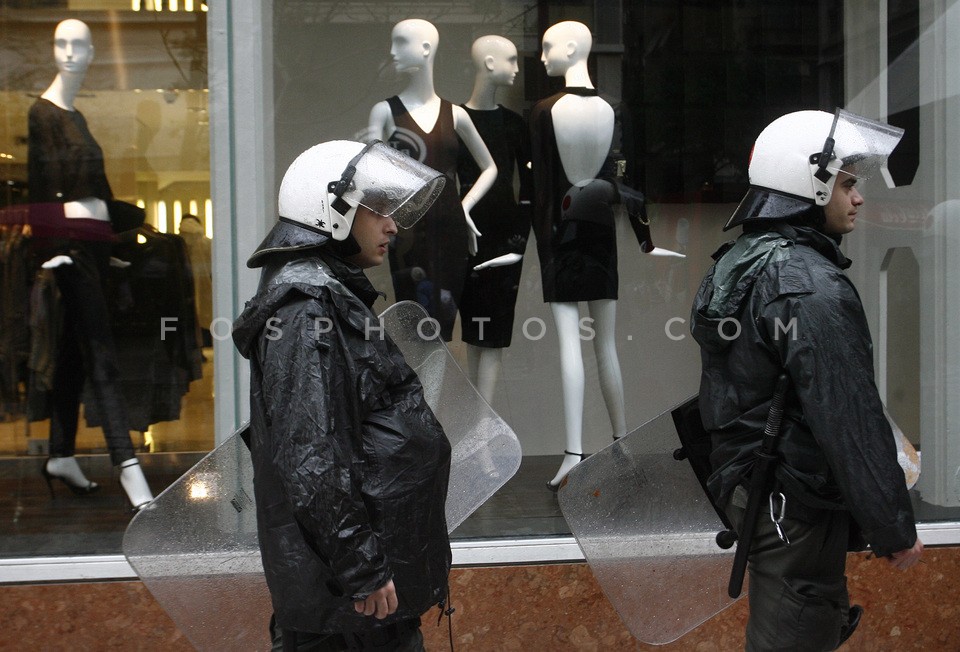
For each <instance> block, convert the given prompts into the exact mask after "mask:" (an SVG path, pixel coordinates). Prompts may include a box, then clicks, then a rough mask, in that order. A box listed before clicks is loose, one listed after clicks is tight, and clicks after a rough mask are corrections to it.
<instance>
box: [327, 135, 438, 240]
mask: <svg viewBox="0 0 960 652" xmlns="http://www.w3.org/2000/svg"><path fill="white" fill-rule="evenodd" d="M445 182H446V178H445V177H444V176H443V175H442V174H440V173H439V172H437V171H436V170H434V169H433V168H430V167H427V166H426V165H424V164H423V163H420V162H419V161H416V160H414V159H412V158H410V157H409V156H407V155H406V154H403V153H401V152H398V151H397V150H395V149H393V148H391V147H388V146H387V145H384V144H383V143H381V142H380V141H374V142H373V143H370V144H369V145H367V146H366V147H365V148H364V149H363V151H361V152H360V153H359V154H358V155H357V156H356V157H355V158H354V159H353V160H352V161H350V163H349V164H348V165H347V168H346V169H345V170H344V171H343V176H342V177H341V179H340V181H339V182H338V183H337V184H336V185H335V188H334V190H333V192H334V194H336V195H338V196H339V197H342V198H343V199H345V200H346V201H347V202H349V203H350V204H353V205H356V204H360V205H362V206H365V207H366V208H369V209H370V210H371V211H373V212H374V213H378V214H380V215H383V216H385V217H392V218H393V219H394V221H395V222H396V223H397V226H400V227H402V228H405V229H408V228H410V227H411V226H413V225H414V224H416V222H417V220H419V219H420V218H421V217H422V216H423V214H424V213H426V212H427V209H428V208H430V205H431V204H433V202H434V200H436V198H437V197H439V196H440V192H441V191H442V190H443V186H444V183H445Z"/></svg>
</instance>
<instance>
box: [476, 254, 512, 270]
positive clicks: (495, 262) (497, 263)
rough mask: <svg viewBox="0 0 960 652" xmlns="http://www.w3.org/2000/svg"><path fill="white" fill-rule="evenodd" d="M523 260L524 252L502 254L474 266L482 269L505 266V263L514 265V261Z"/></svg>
mask: <svg viewBox="0 0 960 652" xmlns="http://www.w3.org/2000/svg"><path fill="white" fill-rule="evenodd" d="M521 260H523V255H522V254H503V255H502V256H497V257H496V258H491V259H490V260H487V261H484V262H482V263H480V264H479V265H476V266H474V268H473V269H475V270H476V271H478V272H479V271H480V270H481V269H487V268H488V267H503V266H504V265H513V264H514V263H519V262H520V261H521Z"/></svg>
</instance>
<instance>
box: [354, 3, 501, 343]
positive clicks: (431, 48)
mask: <svg viewBox="0 0 960 652" xmlns="http://www.w3.org/2000/svg"><path fill="white" fill-rule="evenodd" d="M438 41H439V37H438V34H437V31H436V28H435V27H434V26H433V25H431V24H430V23H428V22H427V21H424V20H419V19H410V20H404V21H401V22H399V23H397V24H396V25H395V26H394V28H393V32H392V36H391V49H390V54H391V57H392V59H393V62H394V65H395V66H396V69H397V71H398V72H401V73H403V74H405V75H408V83H407V86H406V88H405V89H404V90H403V91H402V92H400V93H399V94H398V95H396V96H394V97H392V98H390V99H389V100H385V101H383V102H378V103H377V104H376V105H374V107H373V109H372V110H371V111H370V119H369V123H368V133H369V136H368V137H369V138H370V139H380V140H386V141H387V142H391V141H392V142H391V144H393V145H394V146H395V147H397V149H401V150H416V151H407V153H408V154H410V155H411V156H413V157H414V158H417V159H418V160H420V161H421V162H423V163H426V164H427V165H429V166H430V167H433V168H434V169H436V170H438V171H440V172H443V173H444V174H445V175H446V176H447V184H446V186H445V187H444V190H443V193H442V194H441V196H440V198H439V199H438V200H437V201H436V202H435V203H434V204H433V206H431V208H430V210H429V211H428V212H427V213H426V214H425V215H424V216H423V217H422V218H421V219H420V221H419V222H418V223H417V224H416V226H415V227H414V228H413V229H411V230H409V231H407V232H405V233H400V234H398V236H397V242H396V246H394V247H391V248H390V267H391V272H392V275H393V281H394V291H395V294H396V298H397V299H398V300H401V299H410V300H415V301H418V302H419V303H421V304H423V305H424V306H425V307H426V308H427V311H428V313H430V315H431V316H432V317H434V318H435V319H437V320H438V321H439V322H440V325H441V334H442V335H443V337H444V339H445V340H449V339H450V337H451V334H452V330H453V322H454V321H455V319H456V310H457V304H458V303H459V301H460V294H461V292H462V290H463V278H464V274H465V270H466V265H467V255H468V253H474V252H476V248H477V242H476V237H477V236H478V235H479V232H478V231H477V230H476V228H475V226H474V225H473V220H472V219H471V217H470V210H471V209H472V208H473V206H474V205H475V204H476V203H477V201H478V200H479V199H480V198H481V197H482V196H483V195H484V193H486V191H487V190H488V189H489V188H490V186H491V185H492V184H493V182H494V181H495V179H496V176H497V169H496V165H495V164H494V162H493V158H492V157H491V156H490V152H489V151H488V150H487V148H486V146H485V145H484V144H483V140H482V139H481V138H480V135H479V134H478V133H477V130H476V128H475V127H474V125H473V123H472V122H471V121H470V117H469V116H468V115H467V113H466V111H464V110H463V108H461V107H459V106H453V105H452V104H450V103H449V102H447V101H446V100H443V99H442V98H440V96H438V95H437V93H436V92H435V90H434V86H433V60H434V56H435V54H436V48H437V44H438ZM458 137H459V140H458ZM405 140H406V141H407V142H404V141H405ZM461 142H462V143H463V145H464V146H466V148H467V149H468V150H469V152H470V154H471V155H472V156H473V158H474V159H475V160H476V161H477V163H478V165H479V166H480V169H481V174H480V176H479V178H478V179H477V182H476V183H475V184H474V186H473V188H472V189H471V191H470V192H468V193H467V194H466V195H464V197H463V198H462V199H458V198H457V190H456V181H455V178H454V177H455V173H456V161H457V156H458V150H459V147H460V144H459V143H461ZM458 243H462V245H459V244H458ZM461 246H462V248H461Z"/></svg>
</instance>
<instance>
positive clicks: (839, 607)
mask: <svg viewBox="0 0 960 652" xmlns="http://www.w3.org/2000/svg"><path fill="white" fill-rule="evenodd" d="M733 502H738V501H737V500H736V499H735V500H734V501H733ZM763 506H764V508H763V509H762V510H761V513H760V519H759V523H758V524H757V530H756V533H755V534H754V538H753V545H752V546H751V548H750V557H749V565H748V569H749V573H750V584H749V600H750V620H749V621H748V622H747V644H746V649H747V651H748V652H761V651H762V652H769V651H774V650H776V651H778V652H780V651H783V652H786V651H788V650H791V651H796V652H819V651H826V650H834V649H836V648H837V645H838V644H839V640H840V633H841V630H842V629H843V628H844V627H845V626H846V624H847V614H848V612H849V607H850V603H849V596H848V595H847V578H846V575H845V572H846V563H847V539H848V537H847V533H848V529H849V514H848V513H847V512H841V511H826V510H825V511H820V512H817V514H818V516H817V518H816V519H815V520H816V522H814V523H808V522H805V521H802V520H799V519H795V518H790V505H789V504H788V505H787V518H786V519H784V521H783V525H784V526H785V527H784V529H785V531H786V533H787V537H788V538H789V539H790V543H791V545H790V546H785V545H783V543H782V542H781V541H780V538H779V537H778V536H777V531H776V528H775V527H774V525H773V523H772V522H771V520H770V517H769V513H768V511H767V510H766V501H764V503H763ZM726 511H727V514H728V516H730V519H731V521H732V522H733V524H734V526H735V527H738V528H739V527H740V524H741V522H742V520H743V515H744V509H743V508H742V507H740V506H737V505H735V504H731V505H728V507H727V510H726Z"/></svg>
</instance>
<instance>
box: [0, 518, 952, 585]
mask: <svg viewBox="0 0 960 652" xmlns="http://www.w3.org/2000/svg"><path fill="white" fill-rule="evenodd" d="M917 530H918V531H919V533H920V536H921V538H922V539H923V543H924V545H926V546H957V545H960V521H950V522H946V521H945V522H931V523H920V524H919V525H918V526H917ZM450 547H451V548H452V550H453V565H454V567H456V568H463V567H470V566H510V565H531V566H533V565H541V564H557V563H582V562H583V561H584V556H583V552H582V551H581V550H580V547H579V546H578V545H577V542H576V540H575V539H574V538H573V537H525V538H514V539H463V540H454V541H452V542H451V544H450ZM108 580H139V578H138V577H137V574H136V572H134V570H133V568H132V567H131V566H130V564H129V563H128V562H127V560H126V558H125V557H124V556H123V555H77V556H62V557H21V558H12V559H0V585H3V584H42V583H50V582H102V581H108Z"/></svg>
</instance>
